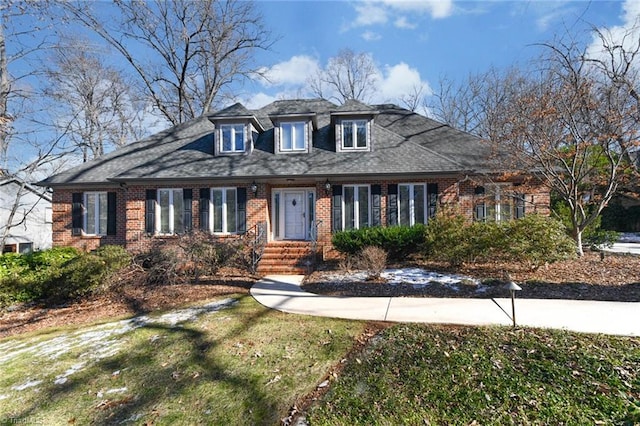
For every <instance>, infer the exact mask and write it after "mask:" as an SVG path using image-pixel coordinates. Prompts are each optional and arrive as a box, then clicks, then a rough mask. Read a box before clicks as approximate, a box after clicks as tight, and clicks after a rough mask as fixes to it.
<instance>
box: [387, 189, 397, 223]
mask: <svg viewBox="0 0 640 426" xmlns="http://www.w3.org/2000/svg"><path fill="white" fill-rule="evenodd" d="M397 224H398V184H396V183H390V184H389V185H388V186H387V225H389V226H395V225H397Z"/></svg>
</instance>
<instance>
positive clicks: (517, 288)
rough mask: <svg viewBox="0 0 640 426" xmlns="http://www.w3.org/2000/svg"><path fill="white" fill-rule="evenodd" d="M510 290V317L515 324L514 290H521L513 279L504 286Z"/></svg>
mask: <svg viewBox="0 0 640 426" xmlns="http://www.w3.org/2000/svg"><path fill="white" fill-rule="evenodd" d="M505 288H506V289H507V290H509V291H510V292H511V319H512V320H513V326H514V327H515V326H516V291H520V290H522V287H520V286H519V285H518V284H516V283H514V282H513V281H509V284H507V285H506V287H505Z"/></svg>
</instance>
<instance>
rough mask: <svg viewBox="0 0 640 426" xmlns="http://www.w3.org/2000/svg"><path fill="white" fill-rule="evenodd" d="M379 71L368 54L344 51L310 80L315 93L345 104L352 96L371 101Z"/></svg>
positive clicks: (330, 60)
mask: <svg viewBox="0 0 640 426" xmlns="http://www.w3.org/2000/svg"><path fill="white" fill-rule="evenodd" d="M377 75H378V73H377V70H376V66H375V62H374V61H373V57H372V56H371V55H370V54H368V53H355V52H354V51H352V50H351V49H343V50H341V51H340V52H339V53H338V55H337V56H335V57H333V58H331V59H329V62H328V63H327V66H326V68H325V69H322V70H319V71H318V73H317V74H316V75H314V76H312V77H311V78H310V79H309V85H310V87H311V90H312V92H313V93H314V94H315V95H316V96H319V97H321V98H327V99H335V100H337V101H338V102H341V103H343V102H344V101H346V100H348V99H356V100H359V101H362V102H368V101H369V98H370V97H371V95H373V92H374V90H375V89H374V87H375V82H376V79H377Z"/></svg>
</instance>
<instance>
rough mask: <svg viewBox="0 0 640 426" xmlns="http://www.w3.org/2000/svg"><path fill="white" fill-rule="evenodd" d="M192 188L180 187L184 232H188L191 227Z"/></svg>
mask: <svg viewBox="0 0 640 426" xmlns="http://www.w3.org/2000/svg"><path fill="white" fill-rule="evenodd" d="M192 200H193V190H192V189H191V188H183V189H182V205H183V212H182V214H183V216H182V218H183V221H184V232H190V231H191V230H192V229H193V203H192Z"/></svg>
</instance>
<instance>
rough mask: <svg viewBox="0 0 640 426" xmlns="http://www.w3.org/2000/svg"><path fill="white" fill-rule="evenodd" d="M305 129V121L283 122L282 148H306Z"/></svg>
mask: <svg viewBox="0 0 640 426" xmlns="http://www.w3.org/2000/svg"><path fill="white" fill-rule="evenodd" d="M304 130H305V123H304V122H290V123H281V124H280V150H281V151H303V150H304V149H305V148H306V144H305V131H304Z"/></svg>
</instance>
